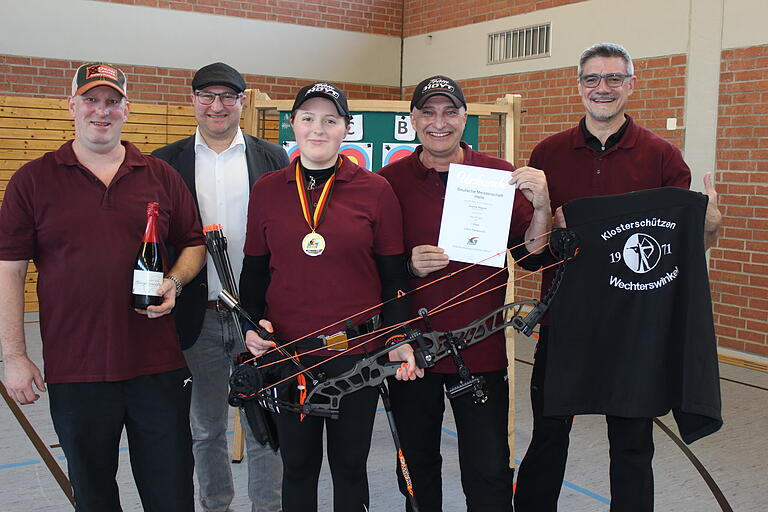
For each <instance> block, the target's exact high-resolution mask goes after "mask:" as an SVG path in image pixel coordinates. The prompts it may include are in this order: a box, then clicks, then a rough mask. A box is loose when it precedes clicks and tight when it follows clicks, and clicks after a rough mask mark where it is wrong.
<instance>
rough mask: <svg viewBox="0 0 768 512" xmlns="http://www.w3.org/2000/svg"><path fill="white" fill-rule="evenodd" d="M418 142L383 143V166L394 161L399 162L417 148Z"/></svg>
mask: <svg viewBox="0 0 768 512" xmlns="http://www.w3.org/2000/svg"><path fill="white" fill-rule="evenodd" d="M417 146H418V144H397V143H396V144H390V143H385V144H382V149H381V166H382V167H384V166H385V165H387V164H391V163H392V162H397V161H398V160H400V159H401V158H405V157H407V156H408V155H410V154H411V153H413V152H414V151H415V150H416V147H417Z"/></svg>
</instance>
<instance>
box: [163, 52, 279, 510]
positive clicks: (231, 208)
mask: <svg viewBox="0 0 768 512" xmlns="http://www.w3.org/2000/svg"><path fill="white" fill-rule="evenodd" d="M245 88H246V85H245V80H244V79H243V76H242V75H241V74H240V73H239V72H238V71H237V70H236V69H235V68H233V67H232V66H229V65H227V64H224V63H223V62H215V63H213V64H209V65H207V66H203V67H202V68H200V69H199V70H198V71H197V72H196V73H195V76H194V77H193V78H192V105H193V107H194V109H195V118H196V119H197V130H196V132H195V135H193V136H191V137H187V138H185V139H181V140H179V141H176V142H174V143H172V144H169V145H167V146H164V147H162V148H159V149H157V150H155V151H154V152H153V153H152V154H153V155H154V156H157V157H158V158H161V159H163V160H165V161H167V162H168V163H170V164H171V165H172V166H173V167H174V168H175V169H176V170H177V171H178V172H179V174H181V176H182V178H184V182H185V183H186V184H187V186H188V187H189V190H190V191H191V192H192V194H193V196H194V197H195V198H196V199H197V204H198V208H199V214H200V218H201V219H202V222H203V225H204V226H205V225H209V224H221V225H222V226H223V228H224V233H225V234H226V236H227V242H228V244H227V250H228V253H229V259H230V262H231V263H232V269H233V272H234V277H235V279H236V280H239V278H240V271H241V268H242V265H243V244H244V243H245V222H246V212H247V209H248V197H249V192H250V190H251V186H252V185H253V183H254V182H255V181H256V180H257V179H258V178H259V177H260V176H261V175H262V174H265V173H267V172H269V171H273V170H276V169H280V168H282V167H285V166H287V165H288V156H287V155H286V153H285V151H283V149H282V148H281V147H280V146H278V145H276V144H273V143H271V142H267V141H265V140H262V139H259V138H256V137H252V136H251V135H248V134H245V133H243V132H242V130H241V129H240V115H241V113H242V110H243V106H244V104H245V98H244V95H243V92H244V91H245ZM236 282H237V281H236ZM221 289H222V286H221V283H220V281H219V278H218V275H217V273H216V269H215V266H214V265H213V262H212V261H211V259H210V257H208V260H207V266H206V267H204V269H203V270H202V271H201V272H200V273H199V274H198V275H197V277H195V279H194V280H193V281H192V282H191V283H190V284H189V285H188V286H186V287H185V288H184V290H183V292H182V293H181V296H179V298H178V301H177V306H176V311H175V317H176V330H177V331H178V333H179V339H180V341H181V346H182V348H183V349H184V358H185V359H186V361H187V365H188V366H189V369H190V371H191V372H192V376H193V381H192V406H191V411H190V413H191V414H190V419H191V423H192V434H193V440H194V441H193V450H194V454H195V469H196V471H197V480H198V486H199V489H200V503H201V505H202V508H203V510H205V511H206V512H207V511H212V512H213V511H215V512H219V511H221V512H224V511H227V510H229V505H230V503H231V502H232V500H233V498H234V494H235V490H234V485H233V482H232V472H231V469H230V462H229V454H228V452H227V437H226V432H227V421H228V405H227V393H228V382H229V373H230V370H231V365H232V357H231V356H232V355H234V354H239V353H240V352H243V351H244V350H245V347H243V346H242V344H241V342H240V339H239V338H238V336H237V329H239V327H238V326H237V325H234V324H233V323H232V320H231V317H230V315H229V314H227V313H226V308H224V307H220V305H219V302H218V296H219V292H220V291H221ZM241 419H243V422H242V424H243V431H244V432H245V436H246V440H247V458H248V495H249V497H250V498H251V501H252V505H251V507H252V508H251V509H252V511H254V512H256V511H259V512H273V511H279V510H280V482H281V479H282V461H281V459H280V456H279V454H276V453H275V452H273V451H272V450H271V449H270V448H269V446H262V445H260V444H259V443H258V442H257V441H256V439H254V436H253V433H252V431H251V428H250V427H249V426H248V424H247V421H245V415H243V416H241Z"/></svg>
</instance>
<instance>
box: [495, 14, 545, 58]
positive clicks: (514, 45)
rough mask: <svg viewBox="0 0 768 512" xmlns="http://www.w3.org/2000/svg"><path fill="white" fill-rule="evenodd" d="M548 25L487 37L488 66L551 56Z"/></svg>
mask: <svg viewBox="0 0 768 512" xmlns="http://www.w3.org/2000/svg"><path fill="white" fill-rule="evenodd" d="M550 48H551V27H550V24H549V23H545V24H543V25H536V26H534V27H524V28H516V29H514V30H505V31H504V32H497V33H495V34H489V35H488V64H499V63H501V62H510V61H513V60H523V59H536V58H539V57H548V56H549V55H551V53H550Z"/></svg>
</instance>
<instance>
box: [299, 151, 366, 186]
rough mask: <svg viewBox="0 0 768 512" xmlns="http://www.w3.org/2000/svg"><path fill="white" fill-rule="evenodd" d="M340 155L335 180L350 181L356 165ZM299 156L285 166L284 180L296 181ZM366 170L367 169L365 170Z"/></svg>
mask: <svg viewBox="0 0 768 512" xmlns="http://www.w3.org/2000/svg"><path fill="white" fill-rule="evenodd" d="M339 156H340V157H341V167H339V168H338V169H337V170H336V181H351V180H352V177H353V176H354V175H355V172H356V171H357V168H358V165H357V164H355V163H354V162H352V160H350V159H349V158H347V157H345V156H344V155H339ZM299 158H301V157H300V156H297V157H296V158H294V159H293V160H292V161H291V165H289V166H288V167H286V168H285V171H284V172H285V180H286V181H288V182H295V181H296V163H297V161H298V159H299ZM366 172H368V171H366Z"/></svg>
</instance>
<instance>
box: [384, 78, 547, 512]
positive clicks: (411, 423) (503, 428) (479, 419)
mask: <svg viewBox="0 0 768 512" xmlns="http://www.w3.org/2000/svg"><path fill="white" fill-rule="evenodd" d="M466 119H467V104H466V101H465V99H464V94H463V92H462V91H461V88H460V87H459V85H458V84H457V83H456V82H455V81H453V80H452V79H450V78H448V77H445V76H435V77H431V78H428V79H426V80H424V81H423V82H421V83H420V84H419V85H418V86H417V87H416V89H415V90H414V93H413V98H412V100H411V122H412V124H413V127H414V129H415V130H416V133H417V134H418V136H419V141H420V142H421V145H420V146H418V147H417V148H416V151H414V153H413V154H412V155H411V156H409V157H406V158H403V159H401V160H398V161H397V162H395V163H393V164H391V165H388V166H387V167H385V168H383V169H382V170H381V171H380V174H381V175H382V176H384V177H385V178H386V179H387V180H388V181H389V182H390V184H391V185H392V188H393V189H394V191H395V193H396V194H397V196H398V199H399V201H400V205H401V207H402V212H403V226H404V237H405V248H406V251H407V252H406V254H408V255H410V257H409V258H408V259H407V261H406V264H407V267H408V270H409V273H410V275H411V283H410V289H415V288H417V287H419V286H422V285H424V284H426V283H428V282H431V281H435V280H438V279H440V278H441V277H444V276H446V275H448V274H450V273H453V272H457V271H459V270H461V269H464V268H466V267H469V266H470V264H471V263H474V262H481V263H480V264H478V265H474V266H471V268H467V269H466V271H463V272H461V273H460V274H458V275H456V276H453V277H451V278H450V279H445V280H443V281H442V282H440V283H436V284H435V285H434V286H429V287H427V288H424V289H422V290H420V291H418V292H416V293H414V294H413V295H412V301H411V304H412V308H413V311H412V313H413V315H412V316H415V315H416V312H417V311H418V310H419V309H420V308H427V309H430V308H434V307H435V306H437V305H439V304H441V303H442V302H444V301H446V300H447V299H449V298H451V297H453V296H455V295H457V294H459V293H460V292H462V291H463V290H465V289H467V288H468V287H470V286H472V285H474V284H476V283H479V282H481V281H482V284H481V285H480V286H478V287H476V288H474V289H473V290H472V291H471V292H470V293H469V294H467V295H465V297H466V296H468V295H475V294H477V293H480V292H482V291H484V290H488V289H491V288H493V287H495V286H499V285H502V286H500V287H499V288H498V289H497V290H494V291H493V292H490V293H486V294H484V295H482V296H480V297H478V298H476V299H473V300H470V301H467V302H465V303H463V304H461V305H460V306H458V307H455V308H451V309H449V310H448V311H446V312H445V313H438V314H436V315H430V317H429V319H430V322H431V325H432V327H433V328H434V329H436V330H440V331H446V330H451V329H458V328H462V327H464V326H466V325H467V324H469V323H470V322H472V321H473V320H475V319H477V318H478V317H480V316H482V315H485V314H487V313H489V312H491V311H492V310H494V309H495V308H497V307H499V306H501V305H502V304H503V303H504V286H503V284H504V283H505V282H506V281H507V277H506V272H499V267H503V266H504V264H503V263H501V264H499V263H498V262H494V261H492V258H490V259H489V258H487V257H488V256H492V255H493V254H495V253H498V252H502V254H503V250H504V249H505V248H507V247H514V249H513V250H512V255H513V256H514V257H515V259H516V260H518V261H520V263H521V265H524V266H526V267H531V268H536V267H538V266H539V264H540V263H539V258H537V257H536V255H537V254H538V253H541V252H542V251H543V250H544V247H545V246H546V243H547V236H546V234H547V233H548V231H549V230H550V226H551V218H552V212H551V210H550V205H549V193H548V191H547V185H546V179H545V177H544V173H543V172H541V171H539V170H537V169H533V168H531V167H523V168H520V169H517V170H515V168H514V166H512V164H510V163H509V162H507V161H504V160H501V159H498V158H494V157H491V156H488V155H484V154H482V153H479V152H477V151H474V150H472V149H471V148H469V146H467V145H466V144H465V143H463V142H461V137H462V134H463V133H464V126H465V123H466ZM456 164H458V166H456ZM449 168H450V169H451V174H452V179H451V183H450V185H451V187H450V190H449V189H448V187H447V184H448V175H449ZM478 168H482V169H478ZM499 173H500V174H499ZM447 201H450V204H446V202H447ZM510 210H511V212H512V213H511V216H510V215H509V212H510ZM504 211H506V212H507V213H506V214H500V213H499V212H504ZM500 215H501V216H500ZM504 215H506V217H505V218H502V216H504ZM441 220H442V226H441ZM499 226H503V230H502V232H500V230H499ZM500 236H501V244H502V245H501V247H500V248H496V249H495V250H493V249H490V248H489V249H487V250H479V251H476V252H475V251H473V249H474V248H481V249H482V247H483V246H484V244H485V243H486V239H489V238H490V239H494V238H495V239H497V240H498V239H499V237H500ZM438 240H444V241H448V242H443V244H444V245H445V244H446V243H447V244H448V246H447V247H441V246H440V244H439V242H438ZM529 253H533V254H532V255H531V256H530V257H529V256H528V255H529ZM454 254H456V256H454ZM475 254H476V255H477V256H476V257H474V255H475ZM501 259H502V261H503V256H502V258H501ZM491 265H495V267H494V266H491ZM486 279H487V280H486ZM483 280H486V281H483ZM461 356H462V359H463V362H464V364H465V365H466V367H467V368H468V369H469V371H470V372H471V373H472V375H473V376H481V377H483V378H484V379H485V386H486V392H487V400H486V401H485V402H484V403H479V404H478V403H475V401H474V400H473V398H472V396H471V395H470V394H464V395H462V396H458V397H456V398H454V399H453V400H452V402H451V407H452V410H453V414H454V418H455V420H456V428H457V431H458V438H459V461H460V467H461V475H462V476H461V480H462V487H463V490H464V494H465V496H466V499H467V508H468V509H469V510H494V511H500V512H501V511H511V510H512V481H513V477H514V471H513V470H512V469H511V468H510V467H509V447H508V444H507V411H508V405H509V404H508V384H507V381H506V368H507V358H506V350H505V339H504V333H503V332H499V333H496V334H494V335H493V336H490V337H489V338H488V339H487V340H485V341H483V342H482V343H478V344H476V345H474V346H472V347H469V348H467V349H466V350H462V351H461ZM458 382H459V375H458V368H457V366H456V363H455V362H454V360H453V359H451V358H444V359H442V360H440V361H439V362H438V363H437V364H436V365H435V366H434V367H432V368H431V369H430V370H429V371H428V372H426V374H425V376H424V378H423V379H419V380H418V381H413V382H407V383H404V382H403V383H401V382H394V381H393V382H391V383H390V392H391V395H392V408H393V411H394V413H395V418H396V421H397V422H398V425H399V429H400V432H401V442H402V445H403V450H404V452H405V454H406V457H408V466H409V469H410V473H411V475H410V476H411V478H412V480H413V487H414V491H415V495H416V498H417V501H418V506H419V510H420V511H421V512H425V511H439V510H442V482H441V461H442V458H441V456H440V438H441V426H442V419H443V413H444V410H445V401H444V395H443V388H444V387H445V388H450V387H452V386H454V385H455V384H456V383H458ZM398 481H399V482H400V489H401V492H403V494H404V495H405V494H406V493H407V490H406V487H405V483H404V480H403V478H402V475H400V474H398ZM406 510H409V511H410V510H411V509H410V505H408V504H407V503H406Z"/></svg>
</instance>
